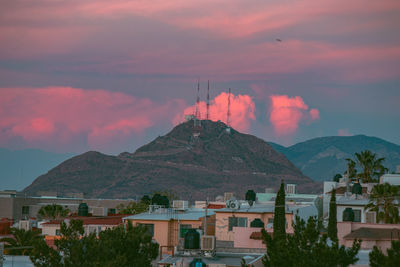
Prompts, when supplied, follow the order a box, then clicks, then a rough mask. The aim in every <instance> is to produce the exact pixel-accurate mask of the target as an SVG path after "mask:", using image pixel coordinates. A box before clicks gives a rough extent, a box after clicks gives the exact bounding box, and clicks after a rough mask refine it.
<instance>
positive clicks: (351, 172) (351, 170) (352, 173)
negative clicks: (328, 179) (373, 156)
mask: <svg viewBox="0 0 400 267" xmlns="http://www.w3.org/2000/svg"><path fill="white" fill-rule="evenodd" d="M346 161H347V170H346V172H345V174H347V177H349V178H350V179H354V178H356V176H357V169H356V162H355V161H354V160H352V159H346Z"/></svg>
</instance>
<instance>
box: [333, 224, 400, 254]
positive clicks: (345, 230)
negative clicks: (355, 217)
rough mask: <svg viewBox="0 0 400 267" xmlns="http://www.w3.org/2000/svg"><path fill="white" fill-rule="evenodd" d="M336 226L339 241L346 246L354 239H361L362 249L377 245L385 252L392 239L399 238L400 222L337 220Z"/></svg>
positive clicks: (369, 248)
mask: <svg viewBox="0 0 400 267" xmlns="http://www.w3.org/2000/svg"><path fill="white" fill-rule="evenodd" d="M337 227H338V239H339V243H340V244H341V245H344V246H346V247H351V246H352V245H353V241H354V239H361V241H362V242H361V249H362V250H371V249H372V248H373V247H374V246H377V247H378V248H379V249H381V250H382V251H384V252H385V251H386V250H387V249H388V248H390V247H391V241H392V240H399V239H400V224H376V223H360V222H338V224H337Z"/></svg>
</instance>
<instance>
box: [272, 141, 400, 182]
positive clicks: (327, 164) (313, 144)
mask: <svg viewBox="0 0 400 267" xmlns="http://www.w3.org/2000/svg"><path fill="white" fill-rule="evenodd" d="M269 144H270V145H271V146H272V147H273V148H274V149H275V150H276V151H278V152H280V153H282V154H284V155H285V156H286V157H287V158H288V159H289V160H290V161H291V162H293V164H294V165H296V166H297V167H298V168H299V169H300V170H301V171H302V172H303V173H304V174H305V175H307V176H308V177H311V178H312V179H313V180H314V181H324V180H332V178H333V176H334V175H335V174H336V173H341V174H342V173H343V172H344V171H345V170H346V160H345V159H346V158H353V159H354V153H356V152H360V151H363V150H366V149H369V150H371V151H372V152H374V153H376V154H377V155H378V156H379V157H384V158H385V161H384V165H385V167H387V168H388V169H389V171H390V172H392V171H395V170H396V166H397V165H400V146H399V145H396V144H393V143H390V142H387V141H385V140H383V139H380V138H377V137H370V136H365V135H355V136H329V137H320V138H314V139H311V140H308V141H305V142H301V143H298V144H295V145H293V146H290V147H284V146H281V145H278V144H275V143H272V142H269Z"/></svg>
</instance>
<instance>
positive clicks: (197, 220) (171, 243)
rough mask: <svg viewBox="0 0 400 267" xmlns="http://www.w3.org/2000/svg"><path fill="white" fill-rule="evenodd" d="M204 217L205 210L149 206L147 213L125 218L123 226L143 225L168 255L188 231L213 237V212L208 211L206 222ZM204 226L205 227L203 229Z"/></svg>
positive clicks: (211, 210)
mask: <svg viewBox="0 0 400 267" xmlns="http://www.w3.org/2000/svg"><path fill="white" fill-rule="evenodd" d="M205 217H206V210H205V209H196V208H187V209H183V210H177V209H167V208H162V207H154V206H152V205H151V206H150V207H149V211H148V212H145V213H141V214H137V215H131V216H127V217H124V218H123V220H124V223H125V224H126V223H131V224H132V225H133V226H137V225H144V226H145V227H146V228H147V229H148V233H149V234H150V235H151V236H152V237H153V238H154V240H155V241H157V243H158V244H159V245H160V248H161V249H162V248H167V250H168V253H172V251H173V249H174V247H176V246H178V245H179V242H180V239H182V238H183V237H184V235H185V233H186V232H187V231H188V230H189V229H198V230H199V231H201V232H202V233H203V232H204V231H206V232H207V235H214V233H215V225H214V221H215V212H214V210H213V209H208V210H207V220H205ZM206 221H207V222H206ZM205 225H207V226H206V227H205ZM205 228H206V230H205Z"/></svg>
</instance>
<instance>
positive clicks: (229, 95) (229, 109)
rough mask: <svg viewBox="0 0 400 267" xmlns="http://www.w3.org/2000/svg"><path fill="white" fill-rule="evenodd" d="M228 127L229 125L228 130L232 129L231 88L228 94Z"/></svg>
mask: <svg viewBox="0 0 400 267" xmlns="http://www.w3.org/2000/svg"><path fill="white" fill-rule="evenodd" d="M226 125H228V128H230V127H231V88H229V93H228V112H227V114H226Z"/></svg>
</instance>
